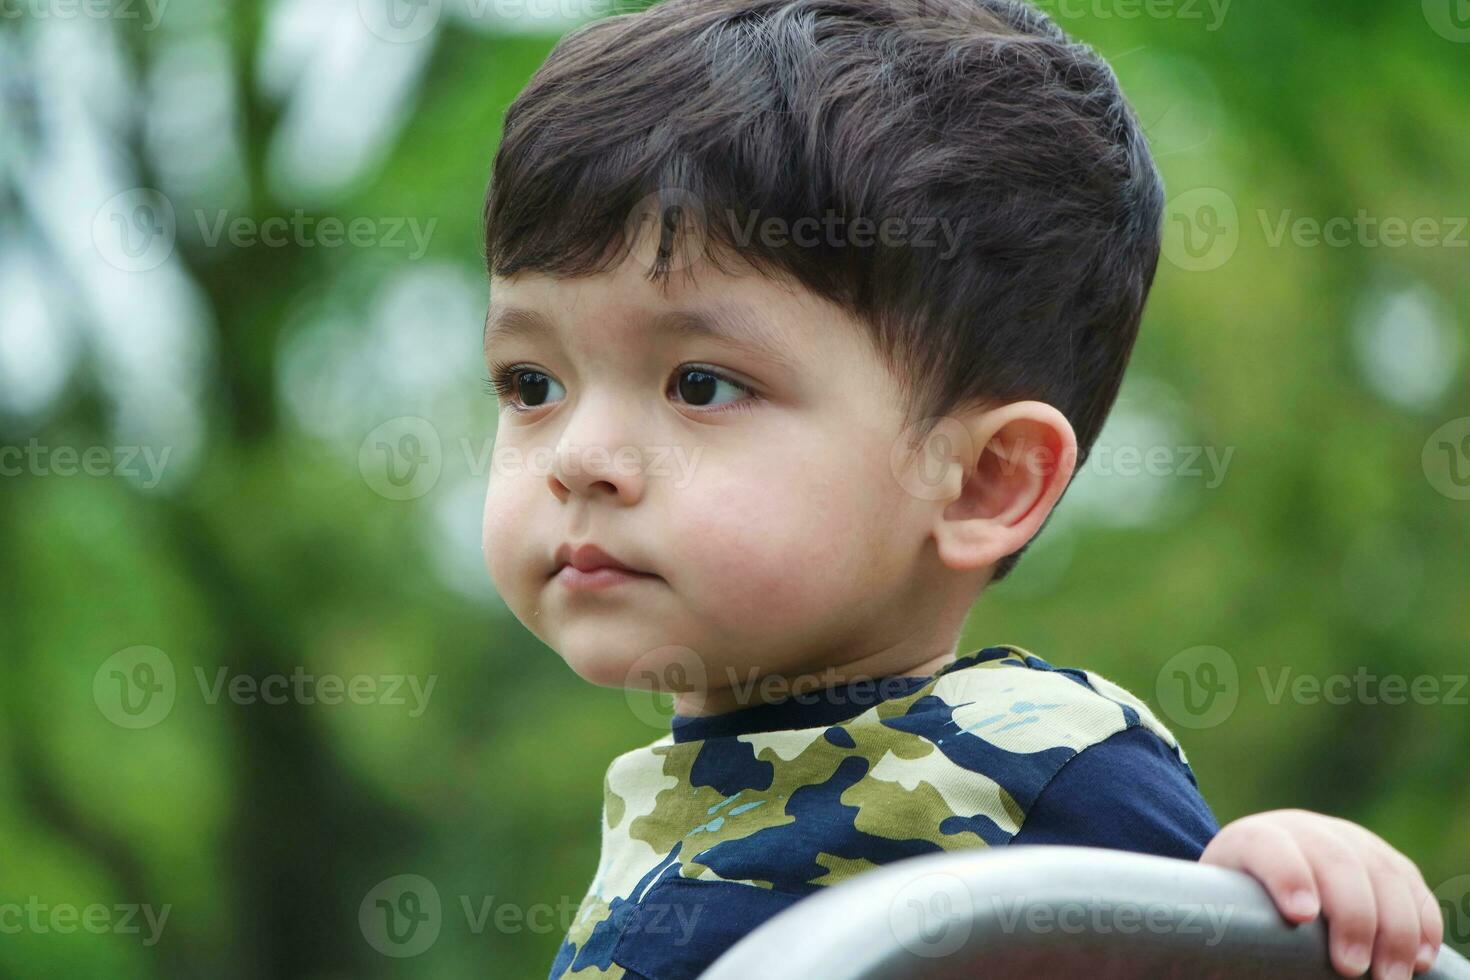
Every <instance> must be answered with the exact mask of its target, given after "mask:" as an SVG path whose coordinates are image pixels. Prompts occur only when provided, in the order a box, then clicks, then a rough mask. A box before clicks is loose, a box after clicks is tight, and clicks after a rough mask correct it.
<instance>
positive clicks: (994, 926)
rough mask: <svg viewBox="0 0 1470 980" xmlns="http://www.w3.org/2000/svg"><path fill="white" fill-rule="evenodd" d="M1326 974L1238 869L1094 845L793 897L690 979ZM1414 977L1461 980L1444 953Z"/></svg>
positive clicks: (966, 858) (915, 870)
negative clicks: (699, 976)
mask: <svg viewBox="0 0 1470 980" xmlns="http://www.w3.org/2000/svg"><path fill="white" fill-rule="evenodd" d="M1073 976H1076V977H1085V978H1086V980H1141V978H1148V980H1160V978H1176V977H1177V978H1179V980H1246V978H1252V980H1255V978H1268V977H1269V978H1275V980H1329V978H1333V977H1337V976H1338V974H1337V972H1336V971H1335V970H1334V969H1333V968H1332V965H1331V963H1330V962H1329V961H1328V958H1327V936H1326V929H1325V928H1324V926H1323V923H1322V919H1321V917H1320V916H1319V917H1318V918H1317V919H1316V920H1315V921H1313V922H1310V923H1308V924H1306V925H1304V926H1299V927H1293V926H1291V925H1289V924H1288V923H1287V922H1286V921H1285V920H1284V919H1283V918H1282V917H1281V915H1280V913H1278V912H1277V911H1276V906H1275V903H1273V902H1272V901H1271V898H1270V896H1269V895H1268V894H1267V893H1266V890H1265V889H1264V888H1263V887H1262V886H1261V884H1260V883H1259V882H1257V881H1256V880H1255V879H1254V878H1252V877H1250V876H1249V875H1246V874H1244V873H1241V872H1238V871H1229V870H1226V869H1223V868H1215V867H1209V866H1207V865H1201V864H1197V863H1195V862H1192V861H1180V860H1175V859H1172V858H1162V857H1153V856H1148V855H1139V854H1130V853H1126V852H1122V851H1110V850H1103V849H1100V848H1086V847H1057V846H1029V847H1021V846H1018V847H1010V848H1004V849H997V850H994V851H989V850H984V849H978V850H967V851H954V852H947V853H944V854H935V855H929V856H926V857H921V858H912V859H909V860H906V861H899V862H896V863H894V864H890V865H887V866H885V867H882V868H878V869H875V870H873V871H869V872H865V873H864V874H861V875H858V876H857V877H855V878H851V879H849V880H848V881H845V882H843V883H842V884H840V885H834V886H832V887H830V888H828V889H825V890H823V891H821V892H818V893H817V894H815V895H812V896H811V897H809V898H805V899H803V900H801V901H800V902H798V903H797V904H796V905H793V906H792V907H791V908H789V909H787V910H786V911H785V912H784V913H782V914H781V915H778V916H776V917H775V918H774V919H771V920H770V921H768V922H766V923H764V924H763V925H761V926H760V927H759V928H757V929H755V930H754V931H752V932H751V933H750V934H749V935H747V936H746V937H745V938H744V939H742V940H741V941H740V942H739V943H737V944H736V945H735V946H734V947H732V948H731V949H730V950H729V951H728V952H726V954H725V955H724V956H722V957H721V958H720V959H719V961H718V962H716V963H715V964H714V965H713V966H712V967H711V968H710V969H709V970H707V971H706V972H705V973H704V974H703V977H702V980H753V978H754V980H812V978H821V980H907V978H919V977H922V978H926V980H950V978H954V980H959V978H966V980H1010V978H1014V980H1051V978H1053V977H1064V978H1065V977H1073ZM1418 976H1419V977H1420V978H1422V980H1470V963H1467V962H1466V961H1465V959H1464V958H1463V957H1461V956H1460V955H1459V954H1457V953H1455V952H1454V951H1453V950H1451V949H1449V948H1448V947H1445V948H1443V950H1442V951H1441V953H1440V956H1439V960H1438V962H1437V963H1436V964H1435V967H1434V969H1433V970H1431V971H1430V972H1428V973H1424V974H1419V975H1418Z"/></svg>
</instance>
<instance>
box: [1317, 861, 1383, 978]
mask: <svg viewBox="0 0 1470 980" xmlns="http://www.w3.org/2000/svg"><path fill="white" fill-rule="evenodd" d="M1307 850H1308V852H1309V853H1310V855H1311V856H1310V858H1309V860H1310V861H1311V864H1312V875H1313V877H1315V878H1316V880H1317V887H1318V889H1319V890H1320V892H1321V895H1322V914H1323V915H1324V916H1325V917H1326V918H1327V936H1328V945H1329V947H1330V949H1331V951H1332V954H1331V955H1332V965H1333V968H1334V969H1336V970H1337V972H1338V973H1341V974H1342V975H1343V976H1345V977H1360V976H1362V975H1363V974H1364V973H1366V972H1367V971H1368V967H1369V966H1370V965H1372V962H1373V941H1374V939H1375V937H1376V936H1377V934H1378V904H1377V900H1376V899H1375V897H1374V894H1373V881H1372V879H1371V878H1369V876H1368V869H1367V868H1365V867H1364V866H1363V862H1362V860H1361V859H1360V858H1359V857H1358V855H1357V853H1356V852H1355V851H1353V850H1352V848H1350V847H1349V846H1348V845H1347V843H1346V842H1344V841H1343V840H1341V839H1339V838H1338V837H1336V836H1335V835H1333V834H1325V833H1324V834H1320V835H1319V834H1314V835H1313V839H1312V846H1311V847H1309V848H1307Z"/></svg>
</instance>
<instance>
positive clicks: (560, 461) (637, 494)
mask: <svg viewBox="0 0 1470 980" xmlns="http://www.w3.org/2000/svg"><path fill="white" fill-rule="evenodd" d="M547 480H548V483H549V486H550V488H551V492H552V493H553V494H555V495H556V497H557V499H559V500H562V501H565V500H566V499H567V498H568V497H570V496H571V495H573V494H576V495H577V496H581V497H598V496H601V497H607V498H610V502H613V503H619V504H624V505H630V504H635V503H637V502H638V501H639V500H640V499H642V497H643V488H644V473H643V452H642V450H640V449H639V448H638V447H636V446H626V445H622V446H620V445H609V444H608V443H607V442H606V441H601V440H599V441H595V442H588V443H573V442H570V441H569V440H567V439H565V438H563V439H562V441H561V442H560V443H558V444H557V447H556V453H555V461H554V463H553V465H552V469H551V473H550V474H549V475H548V477H547Z"/></svg>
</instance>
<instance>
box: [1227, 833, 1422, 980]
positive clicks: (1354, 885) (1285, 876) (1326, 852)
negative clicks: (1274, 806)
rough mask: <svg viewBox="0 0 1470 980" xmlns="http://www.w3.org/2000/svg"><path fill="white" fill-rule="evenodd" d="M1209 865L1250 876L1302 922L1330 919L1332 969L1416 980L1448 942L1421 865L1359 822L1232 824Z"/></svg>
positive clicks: (1348, 973)
mask: <svg viewBox="0 0 1470 980" xmlns="http://www.w3.org/2000/svg"><path fill="white" fill-rule="evenodd" d="M1200 862H1201V863H1203V864H1214V865H1218V866H1220V867H1225V868H1238V869H1239V870H1241V871H1245V872H1247V873H1249V874H1251V875H1252V876H1254V877H1255V878H1257V879H1258V880H1260V882H1261V883H1262V884H1264V885H1265V886H1266V890H1267V891H1268V892H1269V893H1270V894H1271V897H1272V899H1274V900H1275V902H1276V907H1277V908H1278V909H1280V910H1281V913H1282V914H1283V915H1285V916H1286V918H1287V919H1289V920H1291V921H1292V922H1310V921H1311V920H1312V919H1315V918H1316V917H1317V912H1318V910H1319V909H1320V910H1321V912H1322V914H1323V916H1324V918H1325V919H1326V921H1327V927H1328V942H1329V945H1330V947H1331V950H1332V965H1333V966H1334V967H1335V968H1336V969H1337V971H1338V972H1339V973H1341V974H1342V975H1343V976H1348V977H1357V976H1362V975H1363V974H1364V972H1365V971H1367V969H1368V966H1369V963H1370V961H1371V963H1372V966H1373V977H1374V978H1375V980H1408V978H1409V977H1410V976H1412V975H1413V973H1415V972H1422V971H1424V970H1427V969H1429V968H1430V967H1431V966H1433V965H1434V960H1435V957H1437V956H1438V955H1439V946H1440V942H1441V940H1442V939H1443V937H1444V919H1443V918H1442V917H1441V915H1440V911H1439V903H1438V902H1436V901H1435V900H1434V897H1433V896H1432V895H1431V894H1430V892H1429V888H1428V886H1427V885H1425V883H1424V878H1423V876H1422V875H1420V874H1419V869H1418V868H1416V867H1415V866H1414V863H1413V862H1412V861H1410V860H1409V859H1408V858H1406V857H1404V856H1403V855H1402V854H1400V853H1399V852H1398V851H1396V850H1394V849H1393V848H1392V847H1390V846H1388V844H1387V843H1385V842H1384V841H1383V839H1382V838H1380V837H1379V836H1378V835H1377V834H1374V833H1373V832H1372V831H1369V830H1367V829H1365V828H1363V827H1359V826H1358V825H1357V824H1355V823H1350V822H1348V821H1346V820H1340V819H1338V818H1337V817H1329V816H1326V815H1325V814H1321V813H1312V812H1310V811H1308V810H1272V811H1270V812H1267V813H1256V814H1252V815H1251V816H1248V817H1242V818H1241V819H1239V820H1236V821H1235V822H1234V823H1231V824H1228V825H1226V826H1225V827H1224V828H1222V829H1221V831H1220V833H1219V834H1217V835H1216V836H1215V838H1214V840H1212V841H1210V844H1209V846H1208V847H1206V848H1205V851H1204V853H1203V854H1202V855H1200Z"/></svg>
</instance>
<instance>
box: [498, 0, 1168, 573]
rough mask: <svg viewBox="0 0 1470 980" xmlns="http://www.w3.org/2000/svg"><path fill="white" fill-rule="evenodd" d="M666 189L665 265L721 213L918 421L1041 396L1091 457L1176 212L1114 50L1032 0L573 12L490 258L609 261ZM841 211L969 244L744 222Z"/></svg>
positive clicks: (558, 272) (557, 266)
mask: <svg viewBox="0 0 1470 980" xmlns="http://www.w3.org/2000/svg"><path fill="white" fill-rule="evenodd" d="M650 195H653V196H654V197H653V200H654V201H655V202H657V204H658V211H659V213H660V214H661V215H662V217H663V219H664V221H663V225H664V226H663V229H662V231H663V233H664V238H663V240H662V241H661V247H660V251H659V253H658V258H659V261H656V262H654V263H653V265H652V266H651V267H650V273H649V274H650V276H651V277H652V278H654V279H655V280H657V279H658V278H660V277H665V278H666V277H667V276H668V275H669V274H670V272H671V271H672V267H671V264H670V262H669V261H667V260H668V258H669V257H670V256H671V255H674V254H677V249H676V248H673V247H671V243H670V240H669V236H670V235H672V236H675V237H677V236H678V235H679V234H681V233H682V232H681V229H684V230H687V229H686V226H688V225H691V224H692V223H693V217H694V212H697V211H700V210H701V209H702V212H703V213H702V215H699V217H700V218H701V219H702V220H703V227H702V228H700V231H701V232H702V233H703V235H704V236H705V238H704V239H702V240H701V241H702V242H707V245H708V246H712V247H709V248H708V249H707V251H706V253H705V254H706V255H707V256H708V257H709V258H710V259H711V261H713V262H714V263H715V264H716V266H717V267H718V265H719V262H718V257H719V254H720V253H721V252H726V253H728V254H733V255H738V256H739V257H740V258H741V259H743V260H744V261H745V262H747V263H749V264H750V265H751V266H753V267H755V268H756V269H758V270H760V271H761V272H763V273H765V274H767V275H772V276H780V277H783V278H788V279H790V280H794V281H795V282H797V283H799V284H800V285H802V286H804V287H806V288H807V289H809V290H811V291H812V292H814V293H816V294H817V295H819V296H822V297H824V298H826V299H828V300H830V301H832V302H834V303H836V304H838V305H839V306H840V307H842V308H844V309H845V310H847V311H849V312H850V313H851V314H852V315H853V316H854V317H855V318H856V319H858V320H859V321H861V322H862V323H863V324H864V325H865V326H866V327H867V328H868V329H869V330H870V332H871V336H872V339H873V340H874V342H875V344H876V347H877V349H878V350H879V351H880V353H881V354H882V356H883V357H884V358H885V360H886V361H887V363H888V364H889V366H890V367H891V368H892V369H893V371H894V374H895V377H896V378H897V379H898V382H899V385H900V388H901V390H902V392H903V397H904V402H905V407H906V411H907V412H908V414H909V418H910V420H911V421H912V422H921V421H923V420H928V419H933V418H936V417H938V416H943V415H945V414H946V413H947V412H950V411H952V410H954V409H956V408H958V407H960V406H964V405H969V404H974V403H982V404H983V403H996V404H1000V403H1005V402H1009V401H1016V400H1021V399H1033V398H1034V399H1038V400H1041V401H1045V402H1048V403H1050V404H1052V405H1055V406H1056V407H1057V408H1058V409H1059V410H1060V411H1062V412H1063V413H1064V414H1065V415H1066V416H1067V418H1068V420H1069V421H1070V422H1071V423H1072V426H1073V428H1074V429H1075V430H1076V433H1077V439H1078V442H1079V446H1080V448H1081V458H1079V460H1078V465H1079V466H1080V465H1081V463H1082V462H1083V461H1084V460H1085V459H1086V454H1087V451H1088V449H1089V448H1090V447H1091V446H1092V444H1093V442H1094V440H1095V439H1096V438H1097V435H1098V432H1099V430H1100V429H1101V428H1102V424H1103V420H1104V419H1105V418H1106V416H1107V414H1108V411H1109V409H1110V408H1111V406H1112V404H1113V401H1114V399H1115V398H1116V396H1117V393H1118V387H1119V385H1120V384H1121V382H1122V378H1123V371H1124V368H1125V367H1126V365H1127V363H1128V358H1129V354H1130V352H1131V350H1132V348H1133V342H1134V339H1135V337H1136V336H1137V333H1138V324H1139V320H1140V318H1141V316H1142V313H1143V307H1144V302H1145V300H1146V298H1147V296H1148V292H1149V288H1150V287H1151V285H1152V283H1153V278H1154V272H1155V270H1156V268H1157V265H1158V258H1159V248H1160V233H1161V232H1160V225H1161V222H1162V213H1163V208H1164V191H1163V185H1162V181H1161V180H1160V177H1159V174H1158V171H1157V169H1156V168H1155V166H1154V162H1153V160H1152V158H1151V157H1150V155H1149V152H1148V146H1147V143H1146V140H1145V138H1144V135H1143V133H1142V130H1141V127H1140V126H1139V123H1138V120H1137V118H1136V117H1135V115H1134V113H1133V111H1132V110H1131V108H1130V107H1129V106H1128V103H1127V102H1126V101H1125V100H1124V97H1123V94H1122V92H1121V91H1120V89H1119V85H1118V81H1117V78H1116V77H1115V75H1114V74H1113V71H1112V69H1111V68H1110V67H1109V66H1108V65H1107V63H1106V62H1105V61H1103V59H1102V58H1101V57H1100V56H1098V55H1097V54H1096V53H1095V52H1094V51H1093V50H1092V49H1091V48H1090V47H1088V46H1086V45H1083V44H1079V43H1075V42H1073V41H1071V40H1070V39H1069V38H1068V37H1067V35H1066V34H1065V33H1064V32H1063V31H1062V30H1061V28H1059V27H1058V26H1057V25H1056V24H1055V23H1054V22H1053V21H1052V20H1051V19H1050V18H1048V17H1047V16H1046V15H1045V14H1043V13H1041V12H1040V11H1038V10H1036V9H1035V8H1033V7H1030V6H1028V5H1026V4H1025V3H1022V2H1019V0H665V2H663V3H660V4H658V5H656V6H654V7H651V8H649V9H648V10H645V11H641V12H638V13H628V14H619V15H617V16H613V17H608V18H606V19H603V20H598V21H594V22H592V23H590V24H588V25H586V26H584V27H582V28H580V29H578V30H576V31H573V32H572V33H570V34H568V35H567V36H565V37H564V38H562V39H561V41H560V42H559V43H558V44H557V45H556V47H555V49H554V50H553V51H552V53H551V55H550V56H549V57H548V58H547V60H546V62H545V63H544V64H543V65H542V66H541V68H540V69H539V70H538V71H537V72H536V74H535V75H534V76H533V77H532V79H531V81H530V83H529V84H528V85H527V86H526V88H525V89H524V90H523V91H522V92H521V94H520V95H519V96H518V97H517V98H516V100H515V102H514V103H512V105H511V107H510V109H509V111H508V112H507V114H506V118H505V132H504V136H503V139H502V142H501V145H500V148H499V151H498V153H497V155H496V159H495V164H494V170H493V173H492V176H491V182H490V188H489V192H488V194H487V198H486V202H485V229H486V238H485V244H486V259H487V264H488V266H489V270H490V273H491V274H492V275H494V276H502V277H504V276H512V275H515V274H516V273H517V272H520V271H524V270H529V271H536V272H542V273H545V274H548V275H554V276H562V277H571V276H578V275H585V274H588V273H593V272H597V271H601V270H603V269H606V268H608V267H609V266H610V265H612V264H614V263H615V262H616V261H619V260H620V257H621V256H623V255H625V254H626V252H625V251H624V250H625V249H627V248H631V247H632V245H633V243H631V242H629V241H628V238H629V237H630V236H629V235H628V234H625V230H626V229H628V228H629V223H628V222H629V217H630V215H631V214H633V213H635V212H636V211H637V210H638V209H639V207H640V206H641V205H643V204H644V202H647V201H648V200H649V199H650ZM690 202H695V206H694V207H691V204H690ZM716 215H719V216H727V217H728V218H729V220H723V219H718V218H716V219H711V217H710V216H716ZM833 215H835V216H837V217H838V218H839V219H840V220H841V221H843V222H844V223H846V226H848V227H855V226H854V225H853V223H854V222H856V221H858V220H859V219H866V220H868V221H870V222H872V223H873V224H879V223H882V222H883V221H884V220H885V219H888V220H890V221H891V220H893V219H898V220H899V221H900V222H902V223H903V226H904V227H905V228H906V229H908V230H909V231H910V232H912V231H913V230H914V229H919V228H922V227H924V226H925V225H926V224H928V225H929V226H930V227H933V223H935V222H939V221H944V222H948V224H949V227H950V228H951V229H958V230H959V233H958V239H957V245H958V247H957V249H955V250H953V251H952V254H947V255H946V254H944V253H943V252H942V251H941V249H939V248H923V247H917V246H916V245H915V244H914V243H913V242H912V241H910V242H907V243H903V244H899V245H892V244H884V243H882V242H872V243H870V244H869V246H868V247H855V246H854V242H853V241H842V240H840V239H837V240H834V239H832V238H831V237H830V236H827V238H824V239H823V240H821V241H817V242H815V243H814V244H813V243H812V242H811V240H810V239H809V240H808V242H807V243H806V244H797V243H796V242H794V241H791V240H785V239H783V240H781V241H775V242H773V241H771V240H769V239H768V238H767V237H765V236H755V237H750V236H749V235H742V234H741V229H742V228H746V229H749V227H750V225H749V223H748V222H749V220H750V219H751V217H752V216H755V217H756V218H757V219H758V220H759V221H765V220H767V219H769V218H776V219H779V220H780V221H781V222H783V223H784V226H785V227H786V228H792V227H794V226H795V225H796V223H797V221H798V219H803V218H805V219H808V221H810V219H811V218H813V217H816V218H818V219H827V220H830V216H833ZM671 216H672V219H671ZM869 227H872V226H871V225H870V226H869ZM893 227H897V226H893ZM911 237H912V238H917V236H916V235H914V236H911ZM855 239H856V236H854V240H855ZM1017 557H1018V556H1016V555H1013V556H1011V557H1010V558H1009V559H1007V560H1006V561H1005V562H1003V563H1002V564H1001V567H1000V568H999V569H998V574H1004V573H1005V572H1006V571H1009V568H1010V566H1011V565H1013V564H1014V561H1015V559H1016V558H1017Z"/></svg>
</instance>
